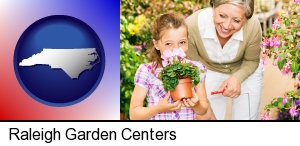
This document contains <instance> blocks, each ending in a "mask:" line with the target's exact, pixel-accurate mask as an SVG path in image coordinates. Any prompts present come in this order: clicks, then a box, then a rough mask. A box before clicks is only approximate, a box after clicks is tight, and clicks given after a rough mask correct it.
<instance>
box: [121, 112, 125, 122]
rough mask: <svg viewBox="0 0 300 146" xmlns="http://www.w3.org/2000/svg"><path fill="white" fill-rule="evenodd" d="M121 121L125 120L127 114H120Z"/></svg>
mask: <svg viewBox="0 0 300 146" xmlns="http://www.w3.org/2000/svg"><path fill="white" fill-rule="evenodd" d="M120 120H125V114H124V113H121V112H120Z"/></svg>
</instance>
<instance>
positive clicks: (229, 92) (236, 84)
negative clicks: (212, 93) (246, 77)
mask: <svg viewBox="0 0 300 146" xmlns="http://www.w3.org/2000/svg"><path fill="white" fill-rule="evenodd" d="M224 90H225V91H224ZM218 91H220V92H222V91H224V92H223V96H225V97H230V98H237V97H238V96H239V95H240V94H241V83H240V81H239V80H238V79H237V78H236V77H235V76H233V75H232V76H230V77H229V78H228V79H226V80H225V81H224V82H223V83H222V85H221V87H220V88H219V90H218Z"/></svg>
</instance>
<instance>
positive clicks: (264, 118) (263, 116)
mask: <svg viewBox="0 0 300 146" xmlns="http://www.w3.org/2000/svg"><path fill="white" fill-rule="evenodd" d="M260 120H272V116H271V112H266V113H265V114H261V118H260Z"/></svg>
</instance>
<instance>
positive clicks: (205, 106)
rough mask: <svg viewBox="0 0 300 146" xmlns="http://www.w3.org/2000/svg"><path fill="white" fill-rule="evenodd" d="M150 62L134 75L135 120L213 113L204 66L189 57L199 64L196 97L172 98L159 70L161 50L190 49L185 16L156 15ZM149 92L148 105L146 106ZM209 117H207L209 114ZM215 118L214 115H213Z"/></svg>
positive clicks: (132, 113)
mask: <svg viewBox="0 0 300 146" xmlns="http://www.w3.org/2000/svg"><path fill="white" fill-rule="evenodd" d="M152 38H153V40H152V45H153V47H152V50H151V53H150V60H151V63H147V64H142V65H140V66H139V68H138V70H137V72H136V75H135V79H134V82H135V87H134V91H133V93H132V97H131V103H130V119H132V120H145V119H150V120H179V119H180V120H194V119H196V117H198V116H197V115H199V116H200V115H205V114H206V113H207V111H208V112H209V113H210V115H212V117H213V114H211V113H212V112H211V108H210V106H209V103H208V100H207V97H206V91H205V84H204V80H205V74H206V68H205V66H204V65H203V64H202V63H200V62H196V61H190V60H187V61H188V62H190V63H191V64H193V65H196V66H197V67H198V68H199V72H200V71H201V70H204V73H200V83H199V84H198V85H197V86H195V92H193V98H190V99H183V100H178V101H176V102H173V100H172V98H170V92H169V91H165V90H164V86H163V84H162V81H161V80H160V79H159V78H158V74H159V73H160V71H161V70H162V59H161V54H163V52H164V51H165V50H173V49H174V48H182V49H183V50H184V51H185V52H186V51H187V50H188V29H187V25H186V23H185V18H184V16H182V15H180V14H178V13H166V14H163V15H160V16H159V17H157V18H156V19H155V20H154V22H153V24H152ZM146 96H147V102H148V107H143V102H144V99H145V97H146ZM206 119H207V118H206ZM212 119H213V118H212Z"/></svg>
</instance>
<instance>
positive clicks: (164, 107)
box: [157, 91, 182, 112]
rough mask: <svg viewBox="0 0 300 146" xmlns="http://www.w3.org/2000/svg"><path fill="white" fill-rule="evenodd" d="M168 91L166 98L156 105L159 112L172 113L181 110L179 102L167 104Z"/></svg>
mask: <svg viewBox="0 0 300 146" xmlns="http://www.w3.org/2000/svg"><path fill="white" fill-rule="evenodd" d="M170 97H171V96H170V91H169V92H168V93H167V94H166V96H165V97H164V98H163V99H162V100H161V101H160V102H159V103H158V105H157V106H158V108H159V109H160V110H159V111H160V112H173V111H177V110H179V109H180V108H181V106H182V104H181V101H180V100H177V101H176V102H174V103H168V100H169V98H170Z"/></svg>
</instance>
